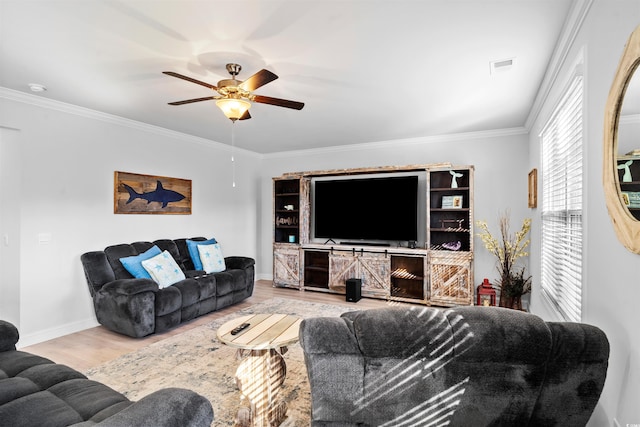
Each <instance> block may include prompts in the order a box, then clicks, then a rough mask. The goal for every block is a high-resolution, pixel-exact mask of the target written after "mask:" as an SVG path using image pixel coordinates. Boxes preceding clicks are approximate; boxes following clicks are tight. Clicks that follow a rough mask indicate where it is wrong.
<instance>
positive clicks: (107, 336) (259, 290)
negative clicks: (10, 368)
mask: <svg viewBox="0 0 640 427" xmlns="http://www.w3.org/2000/svg"><path fill="white" fill-rule="evenodd" d="M274 297H279V298H289V299H299V300H303V301H310V302H318V303H325V304H342V305H345V306H350V307H357V308H359V309H363V310H364V309H368V308H377V307H386V306H389V305H402V303H398V302H389V301H384V300H378V299H371V298H363V299H361V300H360V301H358V302H357V303H352V302H347V301H345V297H344V295H336V294H329V293H325V292H314V291H302V292H301V291H299V290H297V289H290V288H277V287H273V286H272V282H271V281H268V280H258V281H256V285H255V287H254V292H253V295H252V296H251V297H250V298H247V299H246V300H245V301H243V302H241V303H239V304H236V305H233V306H231V307H227V308H224V309H222V310H220V311H215V312H213V313H209V314H207V315H205V316H202V317H199V318H197V319H194V320H192V321H190V322H187V323H185V324H183V325H180V326H178V327H177V328H174V329H171V330H170V331H167V332H165V333H162V334H158V335H151V336H148V337H144V338H131V337H127V336H125V335H120V334H117V333H115V332H111V331H109V330H108V329H106V328H104V327H102V326H97V327H95V328H90V329H85V330H83V331H80V332H76V333H73V334H69V335H65V336H63V337H60V338H56V339H52V340H49V341H45V342H43V343H39V344H35V345H31V346H27V347H23V348H19V350H23V351H28V352H30V353H34V354H37V355H40V356H43V357H46V358H49V359H51V360H53V361H54V362H56V363H62V364H64V365H67V366H70V367H72V368H74V369H77V370H78V371H81V372H83V371H86V370H87V369H89V368H92V367H95V366H98V365H100V364H102V363H105V362H108V361H109V360H113V359H115V358H117V357H118V356H121V355H123V354H126V353H129V352H132V351H136V350H139V349H141V348H143V347H146V346H148V345H150V344H152V343H154V342H157V341H161V340H163V339H166V338H169V337H171V336H173V335H177V334H180V333H183V332H185V331H188V330H190V329H193V328H195V327H197V326H200V325H204V324H207V323H210V322H211V321H212V320H215V319H217V318H220V317H223V316H226V315H228V314H231V313H233V312H235V311H238V310H241V309H243V308H246V307H250V306H251V305H253V304H257V303H260V302H263V301H265V300H267V299H269V298H274ZM19 345H20V343H19V342H18V346H19Z"/></svg>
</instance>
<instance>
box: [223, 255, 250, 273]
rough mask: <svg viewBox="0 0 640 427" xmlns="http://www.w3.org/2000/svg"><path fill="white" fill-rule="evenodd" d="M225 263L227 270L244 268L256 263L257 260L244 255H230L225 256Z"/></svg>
mask: <svg viewBox="0 0 640 427" xmlns="http://www.w3.org/2000/svg"><path fill="white" fill-rule="evenodd" d="M224 263H225V264H226V266H227V270H244V269H247V268H249V267H251V266H253V265H255V263H256V260H255V259H253V258H249V257H244V256H229V257H225V259H224Z"/></svg>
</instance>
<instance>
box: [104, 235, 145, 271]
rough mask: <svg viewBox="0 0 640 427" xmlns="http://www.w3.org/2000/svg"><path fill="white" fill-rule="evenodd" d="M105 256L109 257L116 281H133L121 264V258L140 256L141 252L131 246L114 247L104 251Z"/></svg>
mask: <svg viewBox="0 0 640 427" xmlns="http://www.w3.org/2000/svg"><path fill="white" fill-rule="evenodd" d="M104 254H105V255H106V256H107V260H108V261H109V265H110V266H111V269H112V270H113V275H114V277H115V278H116V279H133V276H132V275H131V273H129V272H128V271H127V269H126V268H124V266H123V265H122V263H121V262H120V258H124V257H128V256H135V255H138V254H139V252H138V251H137V250H136V248H134V247H133V246H132V245H129V244H121V245H112V246H108V247H106V248H105V249H104Z"/></svg>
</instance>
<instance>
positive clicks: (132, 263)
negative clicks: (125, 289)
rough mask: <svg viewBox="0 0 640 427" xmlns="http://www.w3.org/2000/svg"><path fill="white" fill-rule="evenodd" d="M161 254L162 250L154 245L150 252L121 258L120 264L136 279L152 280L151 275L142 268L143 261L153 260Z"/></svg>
mask: <svg viewBox="0 0 640 427" xmlns="http://www.w3.org/2000/svg"><path fill="white" fill-rule="evenodd" d="M161 252H162V251H161V250H160V248H159V247H157V246H155V245H154V246H152V247H151V248H150V249H149V250H147V251H145V252H142V253H141V254H138V255H132V256H128V257H124V258H120V262H121V263H122V265H123V266H124V268H126V269H127V271H128V272H129V273H130V274H131V275H132V276H133V277H135V278H136V279H151V275H150V274H149V273H148V272H147V270H145V268H144V267H143V266H142V261H145V260H148V259H150V258H153V257H154V256H156V255H160V253H161Z"/></svg>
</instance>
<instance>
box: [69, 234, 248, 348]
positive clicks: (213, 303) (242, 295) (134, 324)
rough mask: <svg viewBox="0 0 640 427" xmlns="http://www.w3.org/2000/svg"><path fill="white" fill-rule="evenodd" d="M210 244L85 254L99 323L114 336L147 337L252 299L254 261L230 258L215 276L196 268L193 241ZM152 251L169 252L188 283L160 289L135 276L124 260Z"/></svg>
mask: <svg viewBox="0 0 640 427" xmlns="http://www.w3.org/2000/svg"><path fill="white" fill-rule="evenodd" d="M211 241H213V242H215V240H214V239H210V240H209V241H207V240H206V239H205V238H204V237H194V238H191V239H176V240H169V239H163V240H156V241H154V242H135V243H131V244H119V245H113V246H109V247H107V248H105V249H104V251H92V252H87V253H84V254H82V256H81V257H80V258H81V262H82V266H83V268H84V273H85V276H86V279H87V284H88V285H89V291H90V293H91V296H92V298H93V305H94V309H95V313H96V317H97V319H98V322H99V323H100V324H101V325H103V326H105V327H106V328H108V329H110V330H112V331H115V332H119V333H121V334H124V335H128V336H131V337H143V336H146V335H150V334H153V333H160V332H163V331H166V330H169V329H171V328H173V327H175V326H177V325H179V324H180V323H182V322H186V321H188V320H192V319H194V318H196V317H198V316H201V315H203V314H206V313H209V312H212V311H215V310H220V309H221V308H223V307H227V306H230V305H232V304H235V303H238V302H240V301H242V300H244V299H246V298H248V297H250V296H251V295H252V293H253V287H254V280H255V267H254V265H255V260H254V259H253V258H248V257H241V256H231V257H225V258H224V265H225V267H226V268H225V269H224V270H223V271H219V272H214V273H210V274H207V273H206V271H204V270H202V269H200V268H202V267H200V268H196V266H195V265H194V256H197V255H194V253H193V252H191V253H190V249H192V250H193V248H194V247H195V246H194V242H200V243H202V244H204V243H209V242H211ZM154 247H155V248H154ZM153 249H156V250H158V249H159V250H160V251H162V252H164V251H167V252H168V253H169V254H170V255H171V257H172V258H173V260H174V261H175V263H176V264H177V266H178V267H179V269H180V271H178V273H180V274H181V275H182V276H183V277H184V279H182V280H179V281H177V282H176V283H173V284H171V285H170V286H167V287H161V286H159V284H158V282H156V281H155V280H154V279H153V278H136V277H134V275H133V274H132V273H131V272H130V271H129V270H128V269H127V268H125V266H124V264H123V262H122V261H121V259H123V258H128V259H131V258H132V257H136V258H137V257H140V256H142V255H144V254H145V253H150V252H151V251H152V250H153ZM196 254H197V252H196ZM195 261H197V259H196V260H195ZM176 270H177V268H176ZM143 273H144V272H143ZM147 277H149V276H148V275H147Z"/></svg>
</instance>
